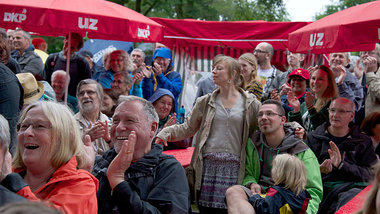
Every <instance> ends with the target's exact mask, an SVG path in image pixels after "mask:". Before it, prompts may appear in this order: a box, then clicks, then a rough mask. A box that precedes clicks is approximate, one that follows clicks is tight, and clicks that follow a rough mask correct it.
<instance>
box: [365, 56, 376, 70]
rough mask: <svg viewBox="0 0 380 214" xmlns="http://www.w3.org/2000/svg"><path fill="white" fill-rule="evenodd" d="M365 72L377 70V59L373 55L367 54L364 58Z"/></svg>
mask: <svg viewBox="0 0 380 214" xmlns="http://www.w3.org/2000/svg"><path fill="white" fill-rule="evenodd" d="M363 65H364V72H365V73H368V72H376V71H377V59H376V58H375V57H372V56H367V57H365V58H364V59H363Z"/></svg>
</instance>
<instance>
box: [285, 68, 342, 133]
mask: <svg viewBox="0 0 380 214" xmlns="http://www.w3.org/2000/svg"><path fill="white" fill-rule="evenodd" d="M310 90H311V91H312V93H310V92H306V96H305V102H304V103H302V104H300V101H299V100H298V99H297V97H296V96H295V95H294V94H293V92H291V91H289V92H288V102H289V105H291V107H292V108H293V111H291V112H289V115H288V120H289V121H290V122H292V121H296V122H298V123H299V124H301V125H302V126H303V127H304V128H305V130H306V131H308V132H309V131H312V130H314V129H315V128H317V127H318V126H319V125H321V124H322V123H324V122H325V121H328V120H329V112H328V107H329V106H330V103H331V101H332V100H333V99H334V98H336V97H338V87H337V86H336V83H335V79H334V75H333V73H332V71H331V70H330V68H328V67H326V66H324V65H321V66H319V67H318V69H317V70H315V71H314V72H313V73H312V75H311V80H310ZM313 94H314V95H313Z"/></svg>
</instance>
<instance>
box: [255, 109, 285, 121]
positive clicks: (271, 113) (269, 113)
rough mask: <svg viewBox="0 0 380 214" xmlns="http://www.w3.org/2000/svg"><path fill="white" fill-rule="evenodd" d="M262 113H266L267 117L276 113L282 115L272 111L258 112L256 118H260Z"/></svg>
mask: <svg viewBox="0 0 380 214" xmlns="http://www.w3.org/2000/svg"><path fill="white" fill-rule="evenodd" d="M264 115H266V116H267V117H274V116H276V115H278V116H280V117H282V115H281V114H277V113H274V112H273V111H268V112H259V113H258V114H257V118H258V119H260V118H262V117H264Z"/></svg>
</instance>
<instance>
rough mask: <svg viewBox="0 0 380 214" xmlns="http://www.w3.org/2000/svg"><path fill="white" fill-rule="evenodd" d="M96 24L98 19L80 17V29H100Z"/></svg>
mask: <svg viewBox="0 0 380 214" xmlns="http://www.w3.org/2000/svg"><path fill="white" fill-rule="evenodd" d="M96 24H98V20H97V19H91V18H84V19H83V17H79V18H78V27H79V28H80V29H90V30H98V27H97V26H96Z"/></svg>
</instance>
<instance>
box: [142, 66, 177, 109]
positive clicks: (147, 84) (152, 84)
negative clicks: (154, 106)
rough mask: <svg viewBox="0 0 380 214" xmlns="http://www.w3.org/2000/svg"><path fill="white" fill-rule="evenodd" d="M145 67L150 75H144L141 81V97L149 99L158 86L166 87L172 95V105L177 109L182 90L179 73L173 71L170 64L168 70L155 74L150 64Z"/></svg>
mask: <svg viewBox="0 0 380 214" xmlns="http://www.w3.org/2000/svg"><path fill="white" fill-rule="evenodd" d="M147 69H149V71H150V72H151V73H152V75H151V76H150V78H146V77H145V78H144V79H143V81H142V91H143V97H144V98H145V99H149V98H150V97H151V96H152V95H153V93H154V92H155V91H156V90H157V89H158V88H165V89H168V90H169V91H171V92H172V93H173V95H174V98H175V100H174V106H175V110H176V111H177V109H178V108H177V107H178V97H179V94H180V93H181V91H182V79H181V75H180V74H179V73H178V72H175V71H174V69H173V67H171V66H169V68H168V70H166V71H165V72H163V73H161V74H160V75H157V76H154V71H153V69H152V67H151V66H147Z"/></svg>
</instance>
